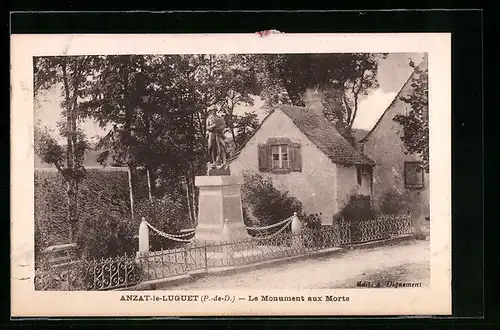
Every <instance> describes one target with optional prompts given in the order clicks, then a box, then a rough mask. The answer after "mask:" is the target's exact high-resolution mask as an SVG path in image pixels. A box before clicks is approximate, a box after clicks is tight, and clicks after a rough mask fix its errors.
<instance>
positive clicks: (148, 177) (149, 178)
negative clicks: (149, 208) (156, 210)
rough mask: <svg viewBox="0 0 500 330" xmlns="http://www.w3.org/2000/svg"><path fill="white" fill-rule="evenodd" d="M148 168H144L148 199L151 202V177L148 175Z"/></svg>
mask: <svg viewBox="0 0 500 330" xmlns="http://www.w3.org/2000/svg"><path fill="white" fill-rule="evenodd" d="M149 172H150V171H149V167H146V177H147V180H148V197H149V201H153V194H152V192H151V176H150V174H149Z"/></svg>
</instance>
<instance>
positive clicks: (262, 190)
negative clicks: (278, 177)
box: [242, 172, 302, 235]
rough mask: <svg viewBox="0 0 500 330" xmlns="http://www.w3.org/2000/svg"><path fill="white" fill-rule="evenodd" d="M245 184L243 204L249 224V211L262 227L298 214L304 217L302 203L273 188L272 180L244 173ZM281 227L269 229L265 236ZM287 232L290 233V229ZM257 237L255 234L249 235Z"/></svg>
mask: <svg viewBox="0 0 500 330" xmlns="http://www.w3.org/2000/svg"><path fill="white" fill-rule="evenodd" d="M243 177H244V184H243V186H242V202H243V207H244V209H246V211H245V214H247V220H246V221H247V222H249V218H248V211H249V210H251V212H252V214H253V216H254V217H255V218H257V219H258V221H259V224H260V226H268V225H272V224H275V223H278V222H280V221H283V220H285V219H286V218H288V217H290V216H292V215H293V214H294V212H297V214H298V215H299V216H302V203H301V202H300V201H299V200H298V199H297V198H295V197H293V196H290V195H289V194H288V192H286V191H281V190H279V189H277V188H276V187H274V186H273V184H272V181H271V180H270V179H266V178H264V177H262V176H261V175H260V174H254V173H248V172H247V173H244V174H243ZM279 229H280V227H279V226H278V227H275V228H271V229H269V230H268V231H267V232H266V233H265V234H266V235H267V234H271V233H273V232H276V231H277V230H279ZM286 231H288V232H289V231H290V228H288V229H287V230H285V232H286ZM249 234H250V235H255V233H249Z"/></svg>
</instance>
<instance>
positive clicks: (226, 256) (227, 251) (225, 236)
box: [222, 219, 232, 262]
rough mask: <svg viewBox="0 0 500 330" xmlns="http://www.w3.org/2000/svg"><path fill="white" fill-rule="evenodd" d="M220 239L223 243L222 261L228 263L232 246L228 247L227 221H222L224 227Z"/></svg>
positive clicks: (228, 231) (229, 234)
mask: <svg viewBox="0 0 500 330" xmlns="http://www.w3.org/2000/svg"><path fill="white" fill-rule="evenodd" d="M222 238H223V240H224V242H225V244H224V248H223V250H224V251H223V252H224V259H225V260H226V261H227V262H229V260H230V259H231V255H232V246H231V245H230V241H231V233H230V230H229V221H228V220H227V219H225V220H224V227H222Z"/></svg>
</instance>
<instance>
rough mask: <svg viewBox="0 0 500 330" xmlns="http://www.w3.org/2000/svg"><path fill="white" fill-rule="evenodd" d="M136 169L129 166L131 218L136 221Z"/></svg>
mask: <svg viewBox="0 0 500 330" xmlns="http://www.w3.org/2000/svg"><path fill="white" fill-rule="evenodd" d="M134 172H135V171H134V168H133V167H132V166H130V165H129V166H128V189H129V196H130V216H131V218H132V219H134V188H133V187H134V180H133V178H134Z"/></svg>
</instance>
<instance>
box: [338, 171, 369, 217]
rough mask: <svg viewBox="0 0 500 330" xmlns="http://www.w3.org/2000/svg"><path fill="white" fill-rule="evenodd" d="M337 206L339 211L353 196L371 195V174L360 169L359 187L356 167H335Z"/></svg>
mask: <svg viewBox="0 0 500 330" xmlns="http://www.w3.org/2000/svg"><path fill="white" fill-rule="evenodd" d="M337 177H338V185H337V205H338V206H339V208H340V209H341V208H342V207H343V206H344V205H345V204H346V203H347V202H349V197H350V196H351V195H354V194H358V195H365V196H370V195H371V179H372V177H371V173H370V172H369V171H368V170H366V169H361V185H359V184H358V178H357V170H356V166H349V165H340V164H338V165H337Z"/></svg>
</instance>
